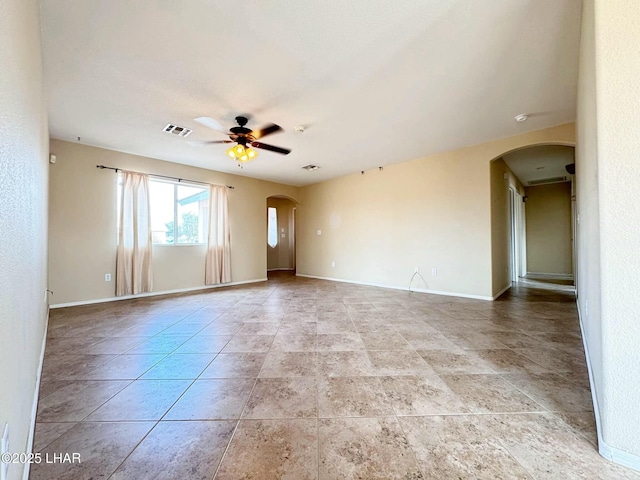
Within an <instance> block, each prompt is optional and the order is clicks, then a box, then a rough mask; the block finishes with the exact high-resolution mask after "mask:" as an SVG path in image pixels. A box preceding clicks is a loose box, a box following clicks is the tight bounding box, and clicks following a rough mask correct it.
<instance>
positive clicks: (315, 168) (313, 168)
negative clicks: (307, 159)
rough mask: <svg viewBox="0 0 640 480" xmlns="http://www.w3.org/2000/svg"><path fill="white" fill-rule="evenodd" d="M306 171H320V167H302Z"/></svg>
mask: <svg viewBox="0 0 640 480" xmlns="http://www.w3.org/2000/svg"><path fill="white" fill-rule="evenodd" d="M302 168H303V169H304V170H309V171H311V170H318V169H319V168H320V167H319V166H318V165H311V164H310V165H305V166H304V167H302Z"/></svg>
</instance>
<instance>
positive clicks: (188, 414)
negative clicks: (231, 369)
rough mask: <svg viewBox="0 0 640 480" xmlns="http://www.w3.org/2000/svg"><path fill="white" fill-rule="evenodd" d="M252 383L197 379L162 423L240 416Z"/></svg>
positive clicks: (241, 380) (226, 418)
mask: <svg viewBox="0 0 640 480" xmlns="http://www.w3.org/2000/svg"><path fill="white" fill-rule="evenodd" d="M253 383H254V380H252V379H243V378H231V379H229V378H225V379H206V380H196V381H195V382H194V383H193V385H191V386H190V387H189V389H188V390H187V391H186V392H185V393H184V394H183V395H182V397H180V399H179V400H178V401H177V402H176V403H175V405H174V406H173V407H172V408H171V410H169V412H167V414H166V415H165V417H164V418H163V420H230V419H236V418H239V417H240V414H241V413H242V409H243V407H244V405H245V403H246V401H247V398H249V394H250V393H251V388H252V387H253Z"/></svg>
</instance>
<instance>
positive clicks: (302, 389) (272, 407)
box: [242, 377, 318, 419]
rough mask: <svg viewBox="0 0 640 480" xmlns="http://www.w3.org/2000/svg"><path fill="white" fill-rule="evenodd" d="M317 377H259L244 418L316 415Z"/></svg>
mask: <svg viewBox="0 0 640 480" xmlns="http://www.w3.org/2000/svg"><path fill="white" fill-rule="evenodd" d="M317 415H318V407H317V381H316V378H315V377H312V378H310V377H296V378H259V379H258V381H257V382H256V385H255V387H254V388H253V392H251V397H250V398H249V401H248V402H247V406H246V407H245V410H244V413H243V414H242V416H243V418H256V419H258V418H260V419H268V418H299V417H314V418H315V417H317Z"/></svg>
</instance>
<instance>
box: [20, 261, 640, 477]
mask: <svg viewBox="0 0 640 480" xmlns="http://www.w3.org/2000/svg"><path fill="white" fill-rule="evenodd" d="M538 287H539V286H536V285H530V284H525V283H520V284H518V285H517V286H516V287H514V288H513V289H512V290H510V291H509V292H507V293H506V294H505V295H503V296H502V297H501V298H500V299H499V300H497V301H495V302H486V301H479V300H468V299H461V298H453V297H444V296H435V295H426V294H415V293H408V292H405V291H396V290H389V289H382V288H373V287H365V286H359V285H352V284H346V283H334V282H328V281H321V280H312V279H305V278H301V277H295V276H292V275H290V274H287V273H284V272H282V273H278V274H276V275H273V276H272V277H271V280H270V281H269V282H265V283H260V284H255V285H249V286H243V287H233V288H221V289H214V290H208V291H205V292H202V293H195V294H190V295H173V296H166V297H155V298H147V299H138V300H130V301H120V302H113V303H106V304H97V305H91V306H84V307H74V308H66V309H60V310H52V311H51V319H50V323H49V330H48V341H47V347H46V355H45V363H44V369H43V373H42V382H41V389H40V402H39V407H38V417H37V426H36V437H35V445H34V452H43V453H45V452H80V453H81V455H82V464H80V465H59V464H58V465H51V464H40V465H33V466H32V468H31V478H32V479H52V478H64V479H75V478H113V479H131V478H135V479H137V480H140V479H146V478H149V479H152V478H153V479H156V478H166V479H176V478H194V479H200V478H201V479H212V478H214V477H215V478H217V479H238V478H259V479H271V478H294V479H307V478H321V479H335V478H364V479H375V478H380V479H394V478H401V479H408V478H411V479H421V478H434V479H448V478H491V479H494V478H537V479H542V478H611V479H621V478H640V475H639V474H637V473H636V472H633V471H631V470H628V469H625V468H623V467H621V466H618V465H614V464H612V463H609V462H607V461H606V460H604V459H603V458H602V457H600V456H599V455H598V453H597V450H596V433H595V425H594V418H593V412H592V402H591V394H590V391H589V382H588V378H587V370H586V366H585V358H584V352H583V349H582V340H581V338H580V329H579V326H578V319H577V313H576V307H575V302H574V296H573V293H572V291H562V290H557V289H550V288H538Z"/></svg>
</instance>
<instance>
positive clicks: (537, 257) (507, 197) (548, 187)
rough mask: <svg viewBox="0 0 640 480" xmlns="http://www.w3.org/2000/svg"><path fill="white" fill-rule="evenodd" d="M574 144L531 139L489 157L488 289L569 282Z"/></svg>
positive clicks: (572, 244)
mask: <svg viewBox="0 0 640 480" xmlns="http://www.w3.org/2000/svg"><path fill="white" fill-rule="evenodd" d="M574 173H575V148H574V147H573V146H570V145H532V146H529V147H524V148H520V149H517V150H513V151H510V152H507V153H505V154H503V155H501V156H499V157H498V158H496V159H494V160H493V161H492V162H491V229H492V257H493V258H492V283H493V285H492V286H493V291H494V292H498V293H502V292H504V291H505V290H507V289H508V288H509V287H510V286H511V285H513V284H514V283H515V282H518V281H523V280H524V281H531V280H536V281H543V282H551V283H555V284H570V285H573V284H574V278H575V236H574V232H575V186H574Z"/></svg>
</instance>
